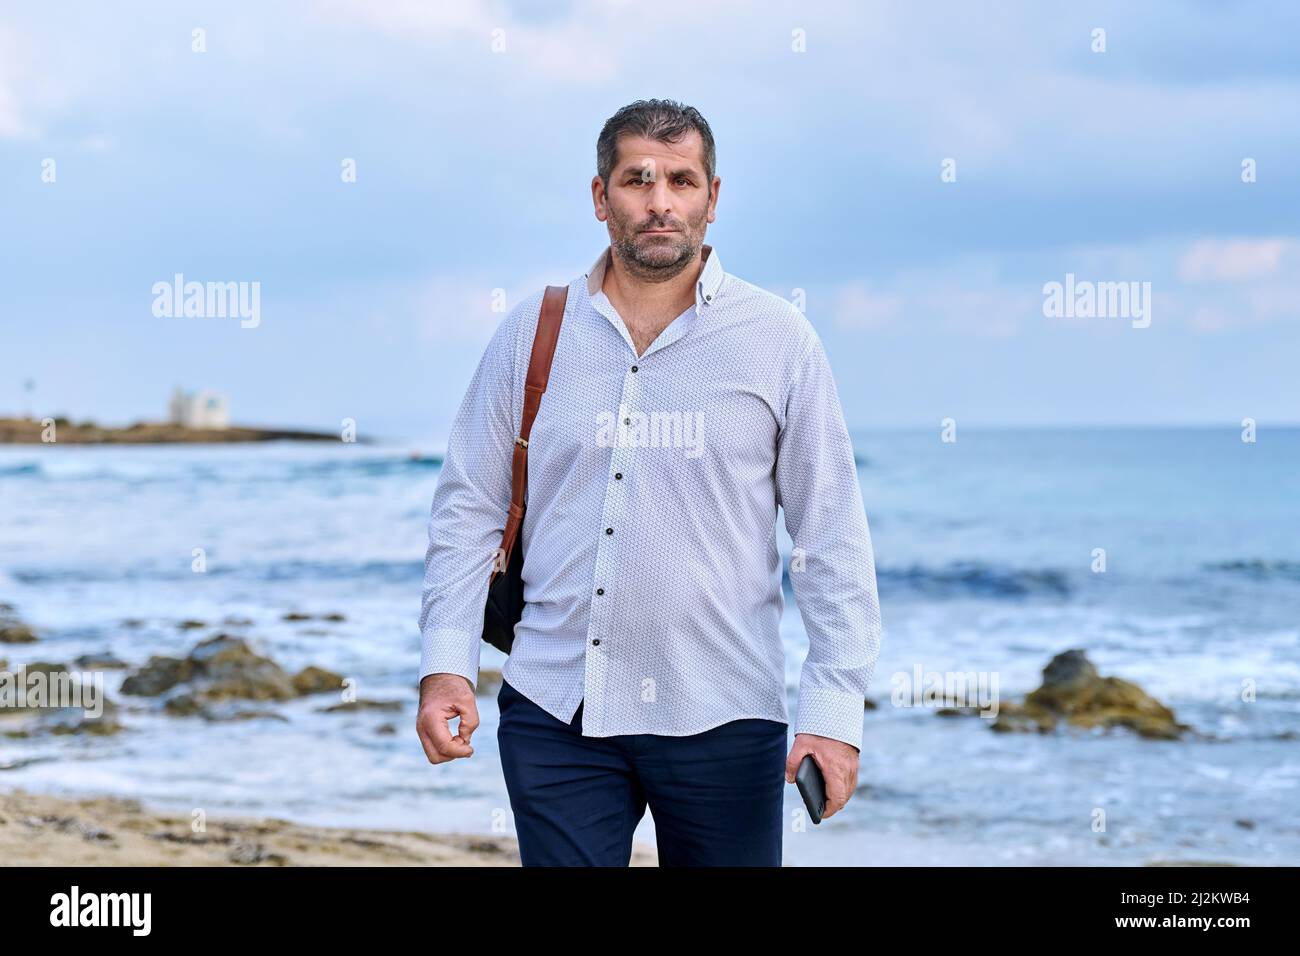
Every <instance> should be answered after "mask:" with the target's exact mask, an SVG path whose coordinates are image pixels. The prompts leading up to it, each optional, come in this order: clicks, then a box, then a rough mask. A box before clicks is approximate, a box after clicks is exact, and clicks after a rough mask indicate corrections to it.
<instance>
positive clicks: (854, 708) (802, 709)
mask: <svg viewBox="0 0 1300 956" xmlns="http://www.w3.org/2000/svg"><path fill="white" fill-rule="evenodd" d="M865 709H866V700H865V699H864V698H862V697H859V696H858V695H857V694H849V693H846V692H845V691H842V690H835V689H834V688H830V687H802V686H801V687H800V688H799V704H798V708H797V710H796V711H795V720H794V732H795V733H796V734H816V735H817V736H818V737H830V738H832V739H833V740H842V741H844V742H845V743H846V744H851V745H852V746H854V747H856V748H857V749H858V751H859V752H861V750H862V716H863V713H864V711H865Z"/></svg>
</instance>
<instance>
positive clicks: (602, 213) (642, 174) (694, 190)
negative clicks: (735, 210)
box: [592, 130, 722, 281]
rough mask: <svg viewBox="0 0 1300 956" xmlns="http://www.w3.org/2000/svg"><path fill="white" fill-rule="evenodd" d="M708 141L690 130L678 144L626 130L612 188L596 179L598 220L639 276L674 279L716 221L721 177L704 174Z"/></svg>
mask: <svg viewBox="0 0 1300 956" xmlns="http://www.w3.org/2000/svg"><path fill="white" fill-rule="evenodd" d="M703 153H704V143H703V140H701V139H700V134H699V133H697V132H695V131H694V130H691V131H690V133H689V134H688V135H686V136H684V137H682V139H681V140H680V141H679V142H676V143H661V142H659V141H658V140H653V139H645V138H643V137H640V136H632V135H630V134H627V133H625V134H623V135H622V136H620V137H619V140H618V159H617V161H616V162H615V163H614V169H613V172H612V173H610V177H609V190H608V192H606V191H605V189H604V184H603V183H602V182H601V180H600V177H599V176H597V177H596V178H595V179H594V180H593V181H592V196H593V198H594V199H595V203H596V218H597V219H599V220H601V221H602V222H605V223H606V224H607V225H608V228H609V242H610V246H611V247H613V250H614V254H615V255H616V256H618V257H619V259H620V261H621V262H622V263H623V265H624V266H625V267H626V268H627V270H628V271H629V272H630V273H631V274H632V275H635V276H638V277H639V278H643V279H650V280H660V281H662V280H665V279H671V278H672V277H673V276H675V275H677V274H679V273H680V272H681V271H682V270H683V269H685V268H686V266H687V265H688V264H689V263H690V262H692V261H694V259H695V257H696V256H697V255H698V254H699V251H700V246H701V245H703V243H704V233H705V230H706V229H707V228H708V226H707V224H708V223H710V222H713V219H714V208H715V207H716V206H717V202H718V189H719V187H720V186H721V185H722V180H721V179H719V178H718V177H716V176H715V177H714V178H713V184H712V185H713V190H712V193H713V195H712V196H710V195H709V192H710V190H709V185H710V184H709V182H708V180H707V179H706V178H705V169H704V156H703Z"/></svg>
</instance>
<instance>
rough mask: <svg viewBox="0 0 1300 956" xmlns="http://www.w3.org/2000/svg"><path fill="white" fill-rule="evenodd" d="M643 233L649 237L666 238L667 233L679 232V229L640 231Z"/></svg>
mask: <svg viewBox="0 0 1300 956" xmlns="http://www.w3.org/2000/svg"><path fill="white" fill-rule="evenodd" d="M641 231H642V232H643V233H645V234H647V235H651V236H666V235H668V234H669V233H673V232H680V231H681V230H680V229H642V230H641Z"/></svg>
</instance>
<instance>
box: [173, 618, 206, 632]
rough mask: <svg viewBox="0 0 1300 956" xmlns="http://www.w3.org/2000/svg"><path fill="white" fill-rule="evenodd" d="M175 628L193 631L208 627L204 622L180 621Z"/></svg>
mask: <svg viewBox="0 0 1300 956" xmlns="http://www.w3.org/2000/svg"><path fill="white" fill-rule="evenodd" d="M176 626H177V627H178V628H180V629H181V630H182V631H193V630H197V629H198V628H200V627H207V626H208V625H207V623H206V622H204V621H193V620H191V621H181V622H180V623H179V624H177V625H176Z"/></svg>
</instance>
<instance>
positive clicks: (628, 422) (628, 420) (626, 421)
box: [623, 418, 632, 425]
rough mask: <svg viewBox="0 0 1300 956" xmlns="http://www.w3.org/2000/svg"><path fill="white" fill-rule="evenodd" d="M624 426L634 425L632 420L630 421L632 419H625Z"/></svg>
mask: <svg viewBox="0 0 1300 956" xmlns="http://www.w3.org/2000/svg"><path fill="white" fill-rule="evenodd" d="M623 424H624V425H631V424H632V419H630V418H625V419H623Z"/></svg>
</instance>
